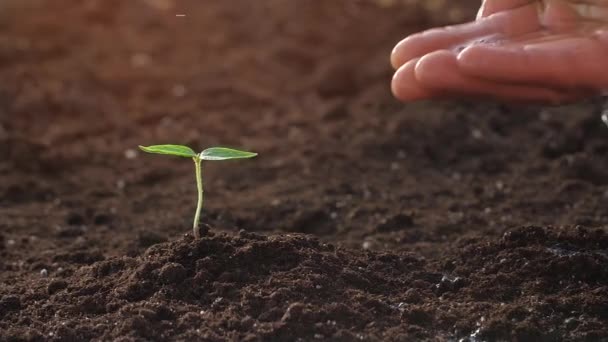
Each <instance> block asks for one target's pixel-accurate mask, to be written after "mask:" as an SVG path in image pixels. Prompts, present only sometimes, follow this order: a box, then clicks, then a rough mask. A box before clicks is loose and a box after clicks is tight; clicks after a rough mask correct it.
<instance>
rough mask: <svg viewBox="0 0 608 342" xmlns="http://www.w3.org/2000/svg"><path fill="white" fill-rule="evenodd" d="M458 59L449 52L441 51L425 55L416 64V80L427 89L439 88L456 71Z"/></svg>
mask: <svg viewBox="0 0 608 342" xmlns="http://www.w3.org/2000/svg"><path fill="white" fill-rule="evenodd" d="M455 66H456V57H455V55H454V54H453V53H452V52H450V51H448V50H439V51H435V52H432V53H429V54H427V55H425V56H424V57H422V58H420V60H419V61H418V63H416V68H415V75H416V79H417V80H418V81H419V82H420V83H421V84H422V85H423V86H425V87H427V88H431V89H432V88H434V87H438V85H439V84H442V83H443V79H444V78H445V77H449V76H450V74H451V73H453V72H454V71H455Z"/></svg>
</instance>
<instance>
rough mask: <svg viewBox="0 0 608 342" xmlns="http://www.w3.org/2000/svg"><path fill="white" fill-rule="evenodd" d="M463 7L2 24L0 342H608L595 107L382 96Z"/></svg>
mask: <svg viewBox="0 0 608 342" xmlns="http://www.w3.org/2000/svg"><path fill="white" fill-rule="evenodd" d="M404 3H405V4H404ZM477 5H478V3H477V1H469V2H465V1H460V2H458V3H457V4H449V5H448V4H446V3H443V4H442V2H440V1H434V2H431V1H420V2H417V1H407V2H404V1H380V0H377V1H372V0H366V1H355V0H323V1H320V0H292V1H282V0H263V1H251V0H205V1H200V0H179V1H178V0H175V1H171V0H145V1H144V0H129V1H122V0H88V1H82V0H27V1H24V0H4V1H2V2H0V340H2V341H85V340H95V341H109V340H116V341H173V340H184V341H194V340H204V341H226V340H231V341H254V340H267V341H297V340H300V341H316V340H319V341H323V340H332V341H356V340H360V341H411V340H433V341H458V340H461V341H494V340H510V341H599V340H604V341H606V340H608V324H607V321H608V235H607V234H606V233H607V229H606V228H607V227H608V157H607V156H608V129H607V128H606V127H605V126H604V125H603V124H602V123H601V121H600V120H599V115H600V112H601V110H602V109H601V102H600V101H598V100H594V99H591V100H589V101H587V102H584V103H578V104H575V105H572V106H567V107H537V106H506V105H500V104H496V103H492V102H481V101H480V102H463V101H450V102H446V101H441V102H439V101H434V102H421V103H415V104H407V105H403V104H400V103H397V102H396V101H395V100H394V99H393V98H392V97H391V95H390V92H389V86H388V85H389V81H390V77H391V69H390V67H389V65H388V55H389V53H390V50H391V48H392V46H393V45H394V43H395V42H397V41H398V40H399V39H401V38H403V37H404V36H405V35H407V34H408V33H411V32H414V31H418V30H421V29H423V28H426V27H431V26H435V25H441V24H446V23H449V22H456V21H462V20H465V19H467V18H471V17H472V16H473V13H474V10H475V7H476V6H477ZM176 14H185V16H176ZM157 143H182V144H188V145H190V146H192V147H196V148H202V147H207V146H213V145H223V146H231V147H238V148H244V149H248V150H252V151H256V152H258V153H259V154H260V155H259V157H258V158H255V159H252V160H246V161H240V162H223V163H219V162H218V163H207V164H205V169H204V177H205V182H206V192H205V194H206V207H205V209H204V212H203V219H202V220H203V222H204V223H205V224H207V225H209V226H210V227H211V229H210V231H209V233H208V234H207V235H205V236H204V237H203V238H202V239H200V240H194V239H193V238H192V236H191V235H190V234H189V232H190V229H191V228H190V227H191V220H192V215H193V212H194V206H195V199H196V193H195V183H194V172H193V165H192V162H189V161H188V160H185V159H177V158H171V157H161V156H154V155H144V154H141V153H139V152H138V151H137V145H140V144H142V145H148V144H157Z"/></svg>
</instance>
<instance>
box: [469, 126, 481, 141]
mask: <svg viewBox="0 0 608 342" xmlns="http://www.w3.org/2000/svg"><path fill="white" fill-rule="evenodd" d="M471 136H472V137H473V139H478V140H479V139H481V138H483V133H482V132H481V130H479V129H476V128H475V129H472V130H471Z"/></svg>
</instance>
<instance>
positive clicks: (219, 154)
mask: <svg viewBox="0 0 608 342" xmlns="http://www.w3.org/2000/svg"><path fill="white" fill-rule="evenodd" d="M139 148H140V149H141V150H142V151H144V152H148V153H156V154H166V155H170V156H177V157H186V158H192V160H194V168H195V169H194V170H195V172H196V188H197V190H198V203H197V205H196V213H195V214H194V225H193V227H192V229H193V230H194V237H196V238H197V239H198V238H200V237H201V233H200V227H199V220H200V217H201V209H203V176H202V171H201V164H202V163H201V162H202V161H203V160H229V159H244V158H253V157H255V156H257V155H258V154H257V153H252V152H245V151H239V150H233V149H230V148H226V147H211V148H208V149H206V150H204V151H203V152H201V153H196V152H194V151H193V150H192V149H191V148H190V147H188V146H182V145H154V146H147V147H146V146H139Z"/></svg>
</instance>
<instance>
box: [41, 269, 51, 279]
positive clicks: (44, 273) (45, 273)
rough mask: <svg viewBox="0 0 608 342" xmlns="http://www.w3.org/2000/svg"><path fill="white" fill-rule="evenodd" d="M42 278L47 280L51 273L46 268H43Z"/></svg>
mask: <svg viewBox="0 0 608 342" xmlns="http://www.w3.org/2000/svg"><path fill="white" fill-rule="evenodd" d="M40 276H41V277H43V278H46V277H48V276H49V271H47V270H46V268H43V269H41V270H40Z"/></svg>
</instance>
